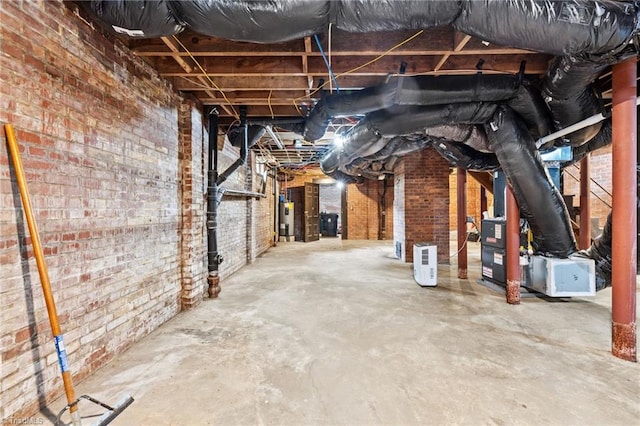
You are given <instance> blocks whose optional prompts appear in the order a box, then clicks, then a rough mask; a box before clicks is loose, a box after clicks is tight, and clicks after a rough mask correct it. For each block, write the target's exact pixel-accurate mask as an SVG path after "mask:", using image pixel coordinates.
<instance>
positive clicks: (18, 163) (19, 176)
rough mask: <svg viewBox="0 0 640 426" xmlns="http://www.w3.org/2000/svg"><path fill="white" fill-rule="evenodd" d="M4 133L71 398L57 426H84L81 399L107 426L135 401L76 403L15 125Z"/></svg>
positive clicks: (125, 399) (5, 127)
mask: <svg viewBox="0 0 640 426" xmlns="http://www.w3.org/2000/svg"><path fill="white" fill-rule="evenodd" d="M4 130H5V133H6V134H7V143H8V144H9V152H10V153H11V158H12V160H13V166H14V168H15V172H16V180H17V181H18V187H19V188H20V197H21V198H22V205H23V208H24V213H25V216H26V219H27V225H28V226H29V234H30V235H31V243H32V245H33V254H34V256H35V258H36V264H37V265H38V274H39V275H40V283H41V284H42V292H43V293H44V300H45V304H46V306H47V313H48V315H49V322H50V324H51V331H52V333H53V339H54V342H55V345H56V352H57V354H58V362H59V364H60V370H62V382H63V384H64V391H65V394H66V396H67V406H66V407H65V408H64V409H63V410H62V411H60V414H58V417H57V419H56V420H57V421H56V424H57V423H59V422H60V419H61V417H62V415H63V414H64V413H65V412H66V411H67V410H68V411H69V413H70V414H71V421H72V423H73V425H74V426H80V425H81V424H82V420H81V417H80V413H79V412H78V402H79V401H80V399H85V400H87V401H90V402H92V403H94V404H97V405H99V406H100V407H102V408H104V409H106V411H105V412H104V414H103V415H102V416H101V417H100V418H99V419H98V421H97V422H96V423H95V424H96V425H101V426H102V425H107V424H109V423H110V422H111V421H112V420H113V419H114V418H116V416H118V415H119V414H120V413H121V412H122V411H123V410H124V409H125V408H127V407H128V406H129V405H131V403H132V402H133V398H132V397H131V396H126V397H125V398H123V399H122V400H121V401H120V402H119V403H118V404H117V405H116V406H115V407H112V406H109V405H107V404H105V403H103V402H100V401H98V400H97V399H95V398H92V397H90V396H88V395H82V396H80V398H78V399H76V397H75V390H74V388H73V382H72V380H71V373H70V372H69V363H68V362H67V352H66V350H65V347H64V341H63V339H62V331H61V330H60V322H59V320H58V313H57V311H56V304H55V301H54V300H53V293H52V291H51V283H50V281H49V272H48V270H47V264H46V263H45V261H44V255H43V253H42V244H41V243H40V236H39V234H38V227H37V225H36V221H35V217H34V216H33V210H32V209H31V199H30V198H29V190H28V188H27V180H26V178H25V174H24V167H23V166H22V159H21V157H20V151H19V149H18V142H17V141H16V136H15V133H14V131H13V126H12V125H11V124H5V125H4Z"/></svg>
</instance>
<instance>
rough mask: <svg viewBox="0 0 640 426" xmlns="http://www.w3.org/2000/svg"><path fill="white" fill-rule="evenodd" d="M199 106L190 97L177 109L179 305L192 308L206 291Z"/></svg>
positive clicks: (205, 140) (203, 139)
mask: <svg viewBox="0 0 640 426" xmlns="http://www.w3.org/2000/svg"><path fill="white" fill-rule="evenodd" d="M201 109H202V107H201V106H200V105H199V104H198V103H197V102H194V101H193V100H183V101H182V103H181V104H180V108H179V117H178V129H179V139H178V147H179V157H178V158H179V163H180V171H179V173H180V174H179V178H180V183H181V185H180V197H179V200H180V203H181V209H180V210H181V218H180V219H181V220H180V273H181V277H180V281H181V283H182V292H181V295H180V298H181V307H182V308H183V309H188V308H192V307H194V306H196V305H198V303H200V302H201V301H202V299H203V298H204V297H206V296H207V295H208V293H207V288H208V284H207V269H206V263H205V262H204V261H203V259H205V258H206V255H207V232H206V228H205V227H204V226H203V224H204V223H205V221H206V202H205V188H206V184H207V182H206V176H207V175H206V170H205V161H204V160H205V157H206V154H207V144H208V134H207V132H206V131H205V129H204V126H203V121H202V120H203V117H202V113H201Z"/></svg>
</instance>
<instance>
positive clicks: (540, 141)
mask: <svg viewBox="0 0 640 426" xmlns="http://www.w3.org/2000/svg"><path fill="white" fill-rule="evenodd" d="M637 105H640V96H638V97H636V106H637ZM605 118H607V117H605V116H604V115H602V113H600V114H596V115H592V116H591V117H589V118H585V119H584V120H582V121H578V122H577V123H575V124H572V125H571V126H569V127H565V128H564V129H560V130H558V131H557V132H554V133H551V134H550V135H547V136H545V137H542V138H540V139H538V140H537V141H536V148H540V147H541V146H542V145H544V144H545V143H547V142H550V141H552V140H554V139H558V138H561V137H563V136H565V135H568V134H569V133H573V132H576V131H578V130H580V129H584V128H585V127H587V126H592V125H594V124H596V123H599V122H601V121H602V120H604V119H605Z"/></svg>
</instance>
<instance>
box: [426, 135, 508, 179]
mask: <svg viewBox="0 0 640 426" xmlns="http://www.w3.org/2000/svg"><path fill="white" fill-rule="evenodd" d="M432 146H433V148H434V149H435V150H436V151H438V153H439V154H440V155H441V156H443V157H444V158H445V159H446V160H447V161H448V162H449V164H451V165H452V166H454V167H462V168H463V169H467V170H475V171H479V172H491V171H494V170H497V169H499V168H500V163H498V158H497V157H496V156H495V155H494V154H487V153H484V152H478V151H476V150H475V149H473V148H470V147H468V146H467V145H465V144H462V143H459V142H452V141H449V140H446V139H439V140H437V141H433V144H432Z"/></svg>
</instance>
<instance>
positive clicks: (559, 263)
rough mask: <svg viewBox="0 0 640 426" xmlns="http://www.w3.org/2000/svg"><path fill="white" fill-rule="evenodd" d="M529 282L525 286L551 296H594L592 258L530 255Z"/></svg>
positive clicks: (594, 275) (593, 266) (594, 274)
mask: <svg viewBox="0 0 640 426" xmlns="http://www.w3.org/2000/svg"><path fill="white" fill-rule="evenodd" d="M531 260H532V262H531V282H530V283H528V285H527V287H530V288H532V289H533V290H536V291H539V292H540V293H544V294H546V295H547V296H551V297H571V296H578V297H580V296H595V295H596V273H595V262H594V261H593V259H556V258H551V257H544V256H532V257H531Z"/></svg>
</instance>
